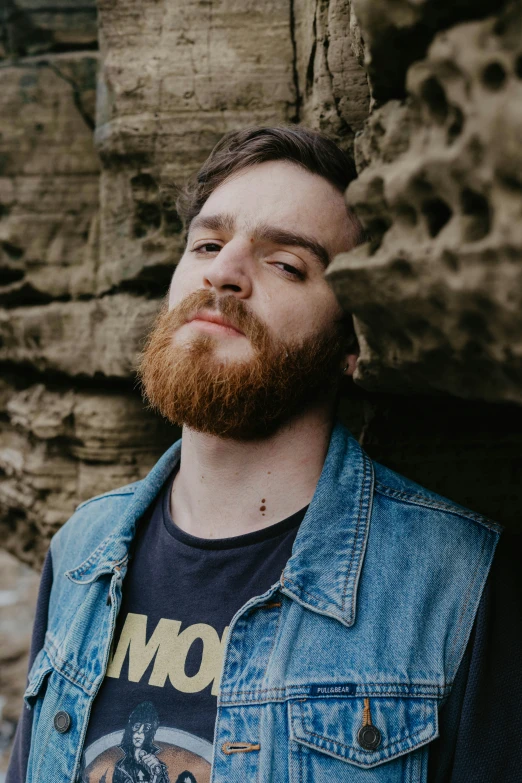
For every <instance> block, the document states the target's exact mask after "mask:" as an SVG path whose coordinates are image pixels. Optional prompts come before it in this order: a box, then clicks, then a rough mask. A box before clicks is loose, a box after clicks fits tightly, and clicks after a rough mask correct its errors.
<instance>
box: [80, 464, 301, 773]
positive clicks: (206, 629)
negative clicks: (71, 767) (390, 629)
mask: <svg viewBox="0 0 522 783" xmlns="http://www.w3.org/2000/svg"><path fill="white" fill-rule="evenodd" d="M172 480H173V479H171V480H170V481H169V482H167V484H166V485H165V488H164V489H163V491H162V492H161V494H160V495H159V497H158V500H157V501H156V503H155V504H154V507H153V509H152V513H151V514H150V515H149V518H148V519H145V520H143V521H142V524H141V526H140V528H139V531H138V534H137V536H136V539H135V545H134V549H133V553H132V557H131V561H130V564H129V570H128V572H127V575H126V577H125V580H124V589H123V597H122V604H121V608H120V612H119V614H118V619H117V625H116V629H115V635H114V642H113V649H112V651H111V656H110V659H109V665H108V668H107V672H106V676H105V679H104V681H103V684H102V686H101V688H100V690H99V692H98V695H97V696H96V699H95V701H94V704H93V708H92V712H91V716H90V720H89V725H88V729H87V735H86V740H85V745H84V753H83V763H82V783H108V781H110V780H111V779H112V781H113V783H194V781H197V783H208V781H209V780H210V764H211V761H212V742H213V738H214V724H215V720H216V712H217V694H218V687H219V678H220V674H221V667H222V661H223V651H224V646H225V642H226V635H227V631H228V627H229V625H230V621H231V620H232V618H233V616H234V615H235V613H236V612H237V611H238V610H239V609H240V608H241V607H242V606H243V605H244V604H245V603H246V602H247V601H249V600H250V599H251V598H253V597H254V596H257V595H262V594H263V593H264V592H266V591H267V590H268V589H269V588H270V587H271V586H272V585H273V584H275V583H276V582H277V581H278V580H279V578H280V576H281V572H282V571H283V569H284V567H285V564H286V562H287V560H288V558H289V557H290V554H291V551H292V545H293V543H294V539H295V537H296V534H297V530H298V527H299V524H300V522H301V520H302V518H303V517H304V514H305V512H306V508H303V509H302V510H301V511H298V512H297V513H296V514H294V515H293V516H291V517H289V518H288V519H285V520H284V521H283V522H279V523H277V524H275V525H271V526H269V527H266V528H264V529H263V530H259V531H256V532H253V533H247V534H246V535H242V536H236V537H234V538H225V539H217V540H216V539H201V538H196V537H195V536H192V535H189V534H187V533H184V532H183V531H182V530H180V528H178V527H177V526H176V525H175V524H174V522H173V520H172V518H171V515H170V509H169V506H170V502H169V501H170V493H171V487H172Z"/></svg>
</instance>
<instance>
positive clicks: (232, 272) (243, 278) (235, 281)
mask: <svg viewBox="0 0 522 783" xmlns="http://www.w3.org/2000/svg"><path fill="white" fill-rule="evenodd" d="M251 272H252V259H251V251H250V248H249V247H247V246H246V243H245V242H244V241H239V240H238V241H236V240H231V241H230V242H227V244H226V245H224V246H223V247H222V248H221V250H220V251H219V253H218V254H217V255H216V256H215V257H214V258H213V259H212V261H210V263H209V265H208V267H207V268H206V269H205V275H204V280H203V285H204V287H205V288H214V289H215V290H216V291H218V292H232V293H234V294H235V295H236V296H237V297H238V298H239V299H248V297H249V296H250V295H251V293H252V277H251Z"/></svg>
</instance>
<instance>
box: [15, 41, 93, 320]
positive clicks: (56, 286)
mask: <svg viewBox="0 0 522 783" xmlns="http://www.w3.org/2000/svg"><path fill="white" fill-rule="evenodd" d="M96 66H97V58H96V57H95V56H93V55H92V54H90V53H89V54H83V53H79V54H67V55H46V56H45V57H40V58H30V59H26V60H24V61H23V62H22V63H18V64H16V65H3V66H0V80H1V84H2V89H1V90H0V116H1V117H2V133H1V135H0V305H8V306H11V305H13V304H17V303H24V302H38V301H40V302H41V301H50V300H51V299H52V298H55V297H64V296H71V295H72V296H79V295H85V294H90V293H93V291H94V289H95V269H96V264H95V259H94V257H93V254H92V252H90V251H91V245H92V241H91V242H90V239H91V240H92V235H93V226H94V225H95V215H96V212H97V209H98V181H99V162H98V157H97V155H96V152H95V149H94V144H93V139H92V129H93V125H94V97H95V84H96Z"/></svg>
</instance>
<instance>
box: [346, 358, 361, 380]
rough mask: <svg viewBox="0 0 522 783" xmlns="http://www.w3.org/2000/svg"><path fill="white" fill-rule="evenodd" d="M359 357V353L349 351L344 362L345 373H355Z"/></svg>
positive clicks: (347, 374)
mask: <svg viewBox="0 0 522 783" xmlns="http://www.w3.org/2000/svg"><path fill="white" fill-rule="evenodd" d="M358 358H359V354H358V353H347V354H346V355H345V357H344V363H343V375H345V376H349V375H353V374H354V372H355V367H356V366H357V359H358Z"/></svg>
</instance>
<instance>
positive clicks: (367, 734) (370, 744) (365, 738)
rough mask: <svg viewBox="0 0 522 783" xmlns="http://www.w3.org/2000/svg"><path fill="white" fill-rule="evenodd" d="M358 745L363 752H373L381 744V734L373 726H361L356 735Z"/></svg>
mask: <svg viewBox="0 0 522 783" xmlns="http://www.w3.org/2000/svg"><path fill="white" fill-rule="evenodd" d="M357 739H358V741H359V745H360V746H361V748H364V749H365V750H375V749H376V748H378V747H379V745H380V744H381V732H380V731H379V729H377V728H376V727H375V726H374V725H373V724H370V725H369V726H363V727H362V728H361V729H359V733H358V735H357Z"/></svg>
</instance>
